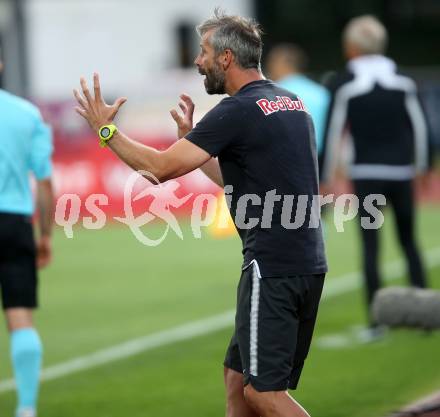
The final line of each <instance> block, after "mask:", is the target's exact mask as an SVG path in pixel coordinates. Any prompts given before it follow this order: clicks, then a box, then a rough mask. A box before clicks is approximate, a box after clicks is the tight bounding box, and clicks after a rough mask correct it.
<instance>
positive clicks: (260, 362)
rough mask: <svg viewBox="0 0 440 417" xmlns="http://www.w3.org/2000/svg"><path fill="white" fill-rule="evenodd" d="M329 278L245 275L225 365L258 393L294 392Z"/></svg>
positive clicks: (252, 270)
mask: <svg viewBox="0 0 440 417" xmlns="http://www.w3.org/2000/svg"><path fill="white" fill-rule="evenodd" d="M324 276H325V274H320V275H298V276H289V277H287V276H285V277H270V278H260V277H259V272H258V268H257V265H256V264H251V266H249V267H248V268H247V269H245V270H244V271H243V273H242V275H241V279H240V283H239V286H238V293H237V314H236V317H235V332H234V335H233V336H232V339H231V343H230V345H229V348H228V350H227V353H226V358H225V361H224V365H225V366H226V367H227V368H230V369H233V370H235V371H237V372H240V373H243V375H244V384H245V385H247V384H248V383H250V384H251V385H252V386H253V387H254V388H255V389H256V390H257V391H284V390H286V389H288V388H289V389H296V387H297V385H298V381H299V377H300V375H301V371H302V368H303V366H304V361H305V359H306V357H307V354H308V352H309V348H310V343H311V340H312V334H313V329H314V327H315V321H316V315H317V312H318V305H319V300H320V298H321V292H322V287H323V285H324Z"/></svg>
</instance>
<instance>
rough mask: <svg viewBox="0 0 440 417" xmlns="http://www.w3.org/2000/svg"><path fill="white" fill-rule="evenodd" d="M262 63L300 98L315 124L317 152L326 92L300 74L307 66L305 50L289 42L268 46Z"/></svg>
mask: <svg viewBox="0 0 440 417" xmlns="http://www.w3.org/2000/svg"><path fill="white" fill-rule="evenodd" d="M266 67H267V71H268V75H269V77H270V78H271V79H272V80H274V81H276V82H277V84H279V85H280V86H281V87H283V88H285V89H286V90H289V91H291V92H292V93H295V94H298V96H299V97H301V99H302V100H304V103H305V104H306V106H307V109H308V110H309V112H310V114H311V116H312V119H313V124H314V126H315V136H316V146H317V149H318V154H319V153H321V150H322V144H323V140H324V139H323V135H324V129H325V120H326V116H327V111H328V106H329V103H330V94H329V92H328V91H327V89H326V88H324V87H323V86H322V85H320V84H318V83H316V82H314V81H312V80H311V79H310V78H308V77H306V76H305V75H304V72H305V71H306V69H307V56H306V54H305V52H304V51H303V50H302V49H301V48H300V47H298V46H296V45H293V44H288V43H286V44H280V45H278V46H275V47H274V48H272V49H271V51H270V53H269V54H268V56H267V63H266Z"/></svg>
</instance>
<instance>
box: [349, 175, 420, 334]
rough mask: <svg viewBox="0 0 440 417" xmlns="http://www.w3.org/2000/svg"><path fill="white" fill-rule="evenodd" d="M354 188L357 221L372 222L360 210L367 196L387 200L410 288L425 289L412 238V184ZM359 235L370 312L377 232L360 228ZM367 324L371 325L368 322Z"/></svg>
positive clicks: (364, 183)
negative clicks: (372, 195) (357, 202)
mask: <svg viewBox="0 0 440 417" xmlns="http://www.w3.org/2000/svg"><path fill="white" fill-rule="evenodd" d="M353 184H354V189H355V193H356V195H357V197H358V198H359V219H360V218H361V217H370V218H371V215H370V214H369V213H368V212H367V211H366V210H365V208H364V206H363V201H364V199H365V197H366V196H367V195H369V194H383V195H384V196H385V197H386V200H387V205H386V206H387V207H389V206H391V207H392V209H393V211H394V218H395V225H396V229H397V235H398V238H399V243H400V246H401V248H402V250H403V252H404V254H405V258H406V263H407V269H408V273H409V279H410V282H411V285H413V286H415V287H420V288H425V287H426V278H425V271H424V269H423V266H422V262H421V259H420V254H419V251H418V249H417V245H416V240H415V235H414V229H415V227H414V223H415V207H414V194H413V181H412V180H407V181H388V180H387V181H386V180H355V181H353ZM378 208H380V207H378ZM385 221H386V218H385ZM359 224H360V222H359ZM360 231H361V238H362V249H363V251H362V255H363V272H364V278H365V286H366V295H367V305H368V309H369V310H370V306H371V302H372V300H373V297H374V294H375V293H376V291H377V290H378V289H379V287H380V286H381V279H380V275H379V265H378V252H379V241H378V234H379V230H377V229H365V228H363V227H360ZM370 324H372V325H374V323H372V321H371V318H370Z"/></svg>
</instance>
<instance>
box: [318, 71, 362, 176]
mask: <svg viewBox="0 0 440 417" xmlns="http://www.w3.org/2000/svg"><path fill="white" fill-rule="evenodd" d="M353 78H354V76H353V74H352V73H350V72H347V71H344V72H342V73H340V74H336V75H334V76H333V77H331V78H330V79H329V80H328V82H327V83H326V85H325V87H327V89H328V91H329V92H330V104H329V107H328V110H327V117H326V122H325V129H324V135H323V144H322V148H321V153H320V154H319V156H318V163H319V177H320V182H326V181H328V180H329V178H328V172H329V171H331V168H330V167H329V165H330V164H331V163H332V162H333V159H334V158H335V157H336V155H332V151H333V150H334V149H331V148H333V147H332V146H331V145H332V144H331V143H330V142H332V141H335V140H337V139H338V137H340V136H341V135H342V133H343V129H344V126H345V122H346V116H347V114H346V110H342V109H343V107H344V106H342V105H341V103H340V102H338V100H337V93H338V90H339V89H340V88H341V87H342V86H344V85H345V84H346V83H348V82H350V81H352V80H353ZM341 113H343V114H341ZM335 118H337V119H339V120H340V123H332V122H333V119H335ZM331 127H333V128H334V129H332V130H333V131H331V130H330V128H331Z"/></svg>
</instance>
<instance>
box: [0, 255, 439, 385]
mask: <svg viewBox="0 0 440 417" xmlns="http://www.w3.org/2000/svg"><path fill="white" fill-rule="evenodd" d="M424 259H425V261H426V264H427V266H429V267H433V266H437V265H439V264H440V247H438V248H434V249H431V250H428V251H426V252H425V253H424ZM404 271H405V268H404V263H403V262H402V260H397V261H392V262H389V263H387V264H385V268H384V275H385V276H386V280H387V281H392V280H395V279H397V278H399V277H401V276H402V274H403V272H404ZM361 285H362V283H361V273H360V272H353V273H349V274H345V275H342V276H341V277H339V278H332V280H331V281H327V283H326V285H325V286H324V293H323V296H322V298H323V300H325V299H329V298H333V297H336V296H338V295H341V294H345V293H347V292H351V291H353V290H356V289H358V288H360V287H361ZM234 316H235V310H228V311H225V312H223V313H221V314H217V315H215V316H211V317H208V318H206V319H202V320H196V321H192V322H189V323H186V324H183V325H180V326H177V327H173V328H171V329H169V330H164V331H160V332H156V333H153V334H149V335H147V336H144V337H140V338H137V339H132V340H129V341H127V342H124V343H120V344H118V345H114V346H112V347H109V348H106V349H102V350H98V351H96V352H94V353H91V354H88V355H84V356H79V357H77V358H74V359H71V360H68V361H65V362H61V363H60V364H58V365H53V366H49V367H48V368H45V369H43V371H42V372H41V381H50V380H53V379H57V378H61V377H63V376H66V375H70V374H73V373H76V372H80V371H84V370H87V369H91V368H94V367H97V366H100V365H104V364H107V363H109V362H113V361H116V360H119V359H124V358H128V357H130V356H134V355H137V354H139V353H142V352H146V351H148V350H151V349H155V348H158V347H162V346H167V345H170V344H173V343H176V342H181V341H184V340H189V339H193V338H195V337H197V336H203V335H207V334H210V333H215V332H217V331H219V330H222V329H225V328H228V327H230V326H232V325H233V322H234ZM13 389H15V382H14V380H13V379H7V380H4V381H0V393H3V392H7V391H11V390H13Z"/></svg>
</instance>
